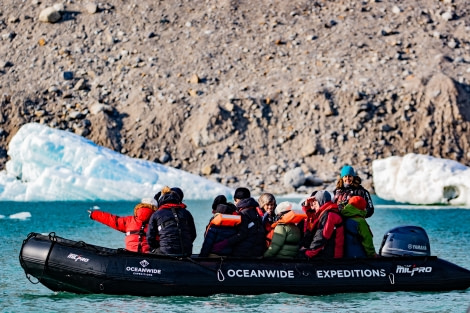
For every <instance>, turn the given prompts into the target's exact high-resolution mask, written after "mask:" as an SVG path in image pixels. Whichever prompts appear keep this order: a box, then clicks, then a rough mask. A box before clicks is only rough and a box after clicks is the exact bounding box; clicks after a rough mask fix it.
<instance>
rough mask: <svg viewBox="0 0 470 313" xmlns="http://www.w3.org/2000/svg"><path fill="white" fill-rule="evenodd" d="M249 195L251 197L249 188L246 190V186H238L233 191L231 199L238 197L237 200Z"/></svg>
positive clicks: (246, 197)
mask: <svg viewBox="0 0 470 313" xmlns="http://www.w3.org/2000/svg"><path fill="white" fill-rule="evenodd" d="M250 197H251V193H250V190H248V188H245V187H239V188H237V189H235V193H234V195H233V199H238V200H242V199H248V198H250Z"/></svg>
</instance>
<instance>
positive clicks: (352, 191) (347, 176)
mask: <svg viewBox="0 0 470 313" xmlns="http://www.w3.org/2000/svg"><path fill="white" fill-rule="evenodd" d="M361 183H362V180H361V178H360V177H359V176H357V174H356V171H354V168H353V167H352V166H350V165H345V166H343V168H342V169H341V173H340V177H339V178H338V181H337V182H336V189H335V190H334V192H333V194H334V200H333V202H334V203H336V204H337V205H338V208H339V210H340V211H341V210H342V209H343V207H344V206H345V205H346V204H348V201H349V198H351V197H352V196H361V197H363V198H364V199H365V200H366V202H367V207H366V212H367V213H366V218H368V217H371V216H372V214H374V204H373V203H372V197H371V196H370V193H369V192H368V191H367V190H366V189H365V188H364V187H363V186H362V185H361Z"/></svg>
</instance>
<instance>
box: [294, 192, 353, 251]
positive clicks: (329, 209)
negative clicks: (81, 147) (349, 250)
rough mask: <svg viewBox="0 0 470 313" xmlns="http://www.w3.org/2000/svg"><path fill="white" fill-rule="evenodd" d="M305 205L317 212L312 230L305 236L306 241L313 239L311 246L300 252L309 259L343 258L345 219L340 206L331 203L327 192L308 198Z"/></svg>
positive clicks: (303, 248)
mask: <svg viewBox="0 0 470 313" xmlns="http://www.w3.org/2000/svg"><path fill="white" fill-rule="evenodd" d="M305 204H306V205H308V206H310V207H311V208H312V209H314V210H315V217H314V221H313V223H312V225H310V227H309V228H310V229H311V230H309V232H308V233H307V234H306V236H305V237H306V239H307V238H311V241H310V244H308V246H303V247H301V249H300V251H301V252H302V253H303V254H305V256H306V257H307V258H313V257H321V258H342V257H343V253H344V252H343V247H344V227H343V219H342V217H341V215H340V213H339V210H338V206H337V205H336V203H333V202H332V201H331V195H330V193H329V192H328V191H326V190H320V191H317V192H316V194H315V196H314V197H309V198H307V200H306V201H305ZM305 242H306V241H304V242H303V243H304V244H305ZM307 242H308V240H307Z"/></svg>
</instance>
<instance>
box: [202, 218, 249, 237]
mask: <svg viewBox="0 0 470 313" xmlns="http://www.w3.org/2000/svg"><path fill="white" fill-rule="evenodd" d="M241 222H242V217H241V215H231V214H221V213H216V214H215V215H214V217H213V218H212V219H211V220H210V222H209V225H207V227H206V232H205V233H206V234H207V231H208V230H209V228H210V227H211V226H213V225H214V226H229V227H235V226H237V225H238V224H240V223H241Z"/></svg>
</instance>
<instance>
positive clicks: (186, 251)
mask: <svg viewBox="0 0 470 313" xmlns="http://www.w3.org/2000/svg"><path fill="white" fill-rule="evenodd" d="M182 197H183V192H182V190H181V189H179V188H177V187H174V188H170V187H168V186H165V187H163V189H162V191H161V192H160V193H157V195H155V198H157V199H158V210H157V211H156V212H154V213H153V214H152V216H151V218H150V221H149V228H148V230H147V241H148V243H149V245H150V248H151V252H152V253H155V254H165V255H175V256H190V255H191V253H192V249H193V242H194V240H195V239H196V226H195V225H194V219H193V216H192V215H191V213H190V212H189V211H188V210H187V209H186V205H185V204H184V203H183V202H182Z"/></svg>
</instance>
